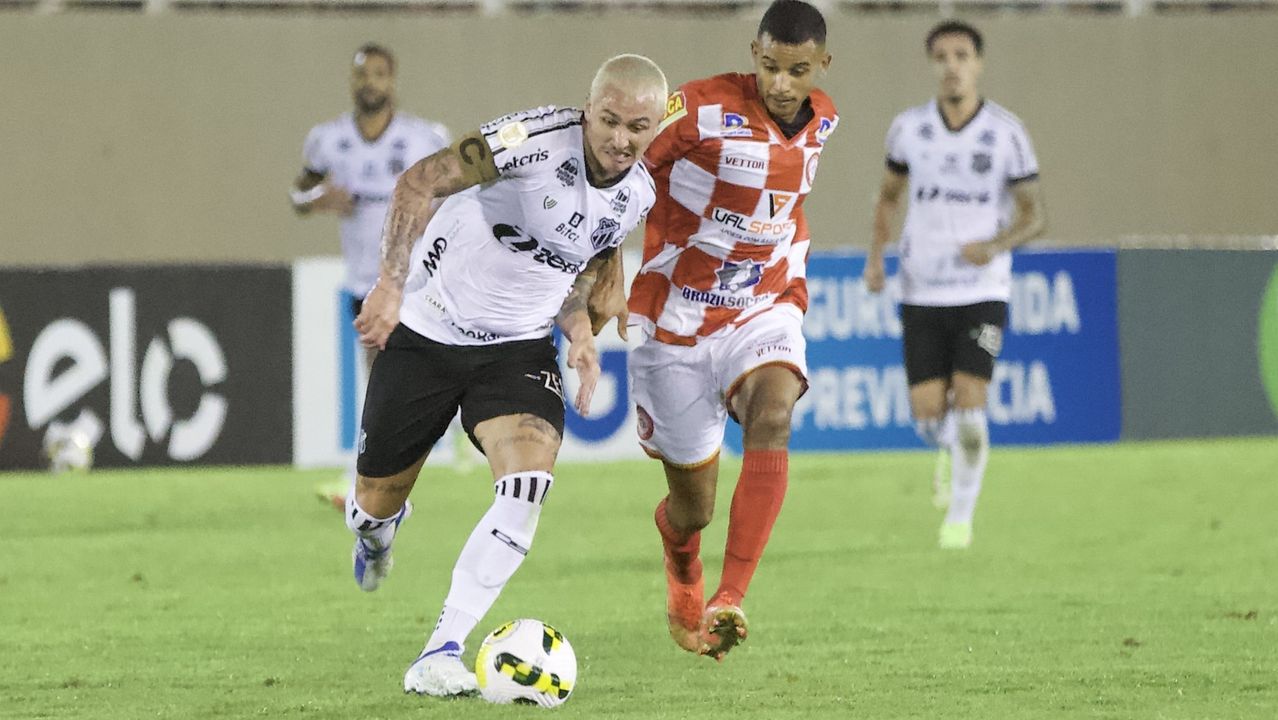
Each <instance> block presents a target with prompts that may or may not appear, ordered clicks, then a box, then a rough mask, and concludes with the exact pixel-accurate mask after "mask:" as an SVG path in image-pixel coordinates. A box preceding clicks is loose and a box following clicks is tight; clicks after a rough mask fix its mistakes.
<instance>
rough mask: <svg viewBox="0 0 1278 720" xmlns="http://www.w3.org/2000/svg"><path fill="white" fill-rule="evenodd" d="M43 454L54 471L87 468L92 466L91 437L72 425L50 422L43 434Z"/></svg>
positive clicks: (50, 468) (83, 469) (82, 469)
mask: <svg viewBox="0 0 1278 720" xmlns="http://www.w3.org/2000/svg"><path fill="white" fill-rule="evenodd" d="M44 456H45V457H46V458H47V459H48V460H49V470H51V471H53V472H55V473H62V472H67V471H68V470H78V471H85V470H88V469H89V468H91V467H93V439H92V438H91V437H90V436H89V433H87V432H85V431H84V430H81V429H79V428H77V427H75V426H74V425H64V424H62V423H57V422H55V423H51V424H50V425H49V429H48V431H47V432H45V434H44Z"/></svg>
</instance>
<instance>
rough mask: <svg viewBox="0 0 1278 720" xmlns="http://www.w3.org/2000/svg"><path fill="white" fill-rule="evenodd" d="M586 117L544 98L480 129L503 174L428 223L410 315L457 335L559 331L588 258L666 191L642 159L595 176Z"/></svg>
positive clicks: (439, 338)
mask: <svg viewBox="0 0 1278 720" xmlns="http://www.w3.org/2000/svg"><path fill="white" fill-rule="evenodd" d="M581 123H582V113H581V111H580V110H577V109H574V108H563V109H559V108H554V107H543V108H537V109H535V110H528V111H526V112H521V113H515V114H512V115H507V116H505V117H502V118H499V119H497V120H494V121H492V122H490V123H487V124H485V125H483V126H482V127H481V128H480V129H481V131H482V132H483V135H484V138H485V139H486V140H487V141H488V145H489V148H490V149H491V150H492V153H493V160H494V161H495V162H496V164H497V168H498V170H499V173H500V174H499V176H498V178H497V179H496V180H494V181H492V182H489V183H485V184H483V185H481V186H478V187H473V188H470V189H468V190H466V191H463V192H461V193H458V194H456V195H451V196H449V197H448V198H446V199H445V200H444V202H443V204H441V205H440V206H439V209H438V210H437V211H436V212H435V215H434V216H433V217H432V218H431V220H430V222H429V223H428V224H427V225H426V232H425V234H424V235H423V237H422V238H421V240H420V241H418V242H417V244H416V245H415V246H414V248H413V253H412V256H411V260H410V263H411V265H410V268H409V275H408V279H407V280H406V281H405V283H404V302H403V305H402V306H401V308H400V314H399V318H400V321H401V322H402V323H404V324H405V325H407V326H408V327H409V328H410V329H412V330H413V331H415V332H417V333H418V334H420V335H424V336H426V337H428V338H430V339H432V340H435V341H436V342H441V343H446V344H450V345H488V344H493V343H499V342H508V341H511V340H527V339H533V338H541V337H547V336H548V335H550V332H551V328H552V326H553V324H554V319H555V316H556V315H557V314H558V313H559V308H560V307H561V306H562V305H563V301H564V299H565V298H566V297H567V296H568V293H569V292H570V291H571V290H572V285H573V282H574V281H575V280H576V278H577V274H578V273H580V272H581V270H582V269H583V268H585V266H586V263H587V261H589V260H590V259H591V258H592V257H594V256H595V255H597V254H599V253H600V252H602V251H604V250H607V249H608V248H611V247H616V246H618V245H620V244H621V242H622V240H624V239H625V238H626V235H627V234H629V233H630V231H631V230H633V229H634V228H635V226H636V225H638V224H639V222H640V221H641V220H643V218H644V216H646V215H647V214H648V210H649V209H651V208H652V203H653V202H654V200H655V199H656V191H655V190H654V188H653V181H652V176H651V175H649V174H648V171H647V169H646V168H644V166H643V163H642V162H638V163H635V165H634V166H632V167H631V168H630V170H629V171H628V172H627V173H626V175H625V176H624V177H623V178H622V179H621V180H620V181H619V182H617V183H616V184H614V185H612V186H610V187H606V188H597V187H594V186H592V185H591V184H590V183H589V182H588V181H587V179H586V160H585V156H584V154H583V149H582V147H583V146H582V124H581ZM462 151H463V152H464V151H465V149H464V148H462Z"/></svg>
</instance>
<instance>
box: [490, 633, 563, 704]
mask: <svg viewBox="0 0 1278 720" xmlns="http://www.w3.org/2000/svg"><path fill="white" fill-rule="evenodd" d="M475 677H476V679H478V680H479V694H480V695H481V696H483V698H484V699H485V700H487V701H488V702H492V703H499V704H502V705H505V704H509V703H513V702H527V703H537V704H538V705H540V706H542V707H547V708H552V707H558V706H560V705H563V704H564V702H565V701H567V700H568V697H569V696H570V695H572V690H573V687H574V686H576V684H577V655H576V654H575V653H574V652H573V651H572V645H569V644H568V640H567V639H566V638H564V636H563V634H562V633H560V632H559V631H558V630H556V629H554V628H552V627H551V626H549V625H547V624H545V623H543V622H542V621H540V620H529V619H527V618H525V619H522V620H513V621H511V622H508V623H506V624H505V625H502V626H501V627H499V628H497V629H496V630H494V631H492V632H491V633H489V634H488V637H486V638H484V642H483V644H482V645H480V646H479V654H478V655H477V656H476V657H475Z"/></svg>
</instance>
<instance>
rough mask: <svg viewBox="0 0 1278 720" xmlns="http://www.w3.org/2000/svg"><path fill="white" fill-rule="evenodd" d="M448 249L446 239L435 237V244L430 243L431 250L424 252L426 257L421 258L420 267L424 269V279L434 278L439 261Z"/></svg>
mask: <svg viewBox="0 0 1278 720" xmlns="http://www.w3.org/2000/svg"><path fill="white" fill-rule="evenodd" d="M447 249H448V238H442V237H437V238H435V242H433V243H431V248H430V249H429V250H427V251H426V257H424V258H422V265H424V266H425V267H426V277H428V278H432V277H435V271H436V270H438V269H439V261H440V260H441V259H442V258H443V257H444V251H445V250H447Z"/></svg>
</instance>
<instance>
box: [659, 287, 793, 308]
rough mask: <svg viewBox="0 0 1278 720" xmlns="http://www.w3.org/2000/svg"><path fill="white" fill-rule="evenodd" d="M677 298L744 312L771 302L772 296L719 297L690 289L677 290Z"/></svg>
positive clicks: (718, 295) (708, 292)
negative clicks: (760, 304)
mask: <svg viewBox="0 0 1278 720" xmlns="http://www.w3.org/2000/svg"><path fill="white" fill-rule="evenodd" d="M679 296H680V297H682V298H683V299H684V300H691V301H692V302H699V303H704V304H706V305H709V306H711V307H722V308H729V309H731V310H745V309H747V308H752V307H754V306H755V305H758V304H759V303H762V302H771V300H772V298H773V297H774V295H773V294H771V293H769V294H767V295H720V294H718V293H713V292H710V291H709V290H697V289H695V288H690V287H681V288H679Z"/></svg>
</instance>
